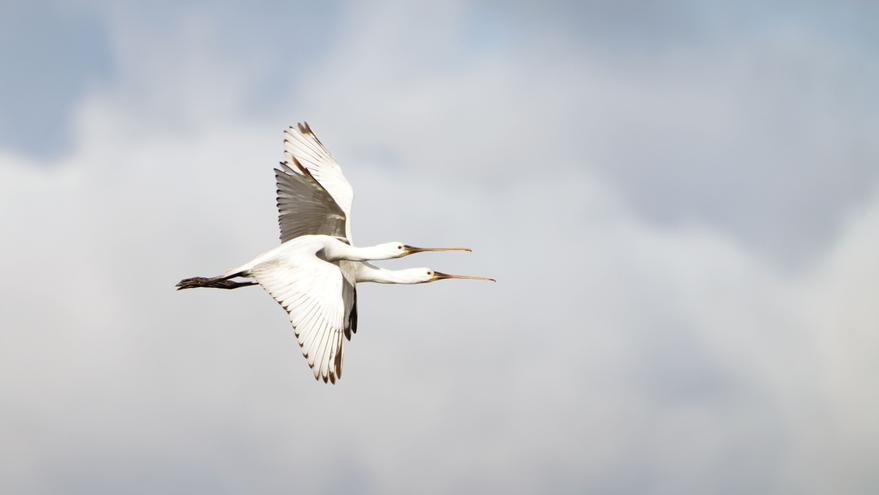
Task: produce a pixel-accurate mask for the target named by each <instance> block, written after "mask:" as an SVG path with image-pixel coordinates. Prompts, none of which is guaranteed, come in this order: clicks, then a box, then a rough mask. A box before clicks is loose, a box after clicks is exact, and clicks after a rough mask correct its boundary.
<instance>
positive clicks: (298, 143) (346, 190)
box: [284, 122, 354, 241]
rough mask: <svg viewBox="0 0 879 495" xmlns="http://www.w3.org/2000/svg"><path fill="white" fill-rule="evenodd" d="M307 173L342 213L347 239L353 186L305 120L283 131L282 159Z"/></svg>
mask: <svg viewBox="0 0 879 495" xmlns="http://www.w3.org/2000/svg"><path fill="white" fill-rule="evenodd" d="M293 157H295V158H296V159H297V160H299V162H300V163H301V164H302V165H303V166H305V168H307V169H308V171H309V172H311V175H313V176H314V178H315V179H316V180H317V181H318V182H319V183H320V184H321V185H322V186H323V187H324V189H326V190H327V192H328V193H330V196H332V197H333V200H335V201H336V204H338V205H339V208H341V209H342V211H343V212H344V213H345V218H346V219H347V223H346V233H347V235H346V237H347V238H348V240H349V241H350V240H351V203H353V202H354V189H353V188H352V187H351V183H349V182H348V179H346V178H345V174H343V173H342V167H340V166H339V164H338V163H337V162H336V159H335V158H333V155H332V154H330V152H329V151H328V150H327V149H326V147H324V145H323V143H321V142H320V140H319V139H318V138H317V136H315V134H314V132H313V131H312V130H311V127H309V125H308V123H307V122H304V123H302V124H296V127H293V126H291V127H289V128H287V129H285V130H284V160H285V161H286V163H287V165H288V166H289V167H290V168H292V169H295V168H296V167H294V166H293V160H292V158H293Z"/></svg>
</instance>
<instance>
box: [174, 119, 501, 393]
mask: <svg viewBox="0 0 879 495" xmlns="http://www.w3.org/2000/svg"><path fill="white" fill-rule="evenodd" d="M275 180H276V184H277V206H278V224H279V226H280V230H281V244H280V245H279V246H277V247H276V248H274V249H272V250H271V251H268V252H267V253H264V254H261V255H259V256H257V257H256V258H254V259H253V260H251V261H249V262H247V263H245V264H243V265H241V266H239V267H237V268H233V269H231V270H227V271H226V272H225V273H224V274H223V275H220V276H217V277H192V278H187V279H183V280H181V281H180V282H179V283H178V284H177V290H181V289H192V288H197V287H209V288H216V289H237V288H239V287H247V286H251V285H257V284H258V285H261V286H262V287H263V288H264V289H265V290H266V292H268V293H269V295H271V296H272V297H273V298H274V299H275V301H277V302H278V303H279V304H280V305H281V306H282V307H283V308H284V311H286V312H287V315H288V317H289V319H290V323H292V325H293V332H294V334H295V335H296V340H297V341H298V342H299V347H300V349H301V351H302V354H303V355H304V356H305V358H306V361H307V363H308V366H309V367H310V368H311V369H312V372H313V373H314V377H315V379H317V380H323V381H324V382H327V381H329V382H331V383H335V382H336V380H338V379H340V378H341V377H342V359H343V353H344V342H345V340H351V334H353V333H356V331H357V289H356V284H357V283H358V282H376V283H383V284H422V283H427V282H434V281H437V280H446V279H472V280H490V281H494V279H492V278H488V277H478V276H470V275H450V274H447V273H442V272H438V271H435V270H432V269H430V268H426V267H425V268H409V269H404V270H389V269H384V268H379V267H377V266H375V265H372V264H370V263H369V261H370V260H385V259H393V258H402V257H404V256H409V255H411V254H415V253H422V252H428V251H466V252H469V251H470V249H468V248H423V247H415V246H410V245H408V244H404V243H402V242H386V243H382V244H378V245H375V246H368V247H356V246H354V245H352V242H351V204H352V202H353V200H354V191H353V189H352V187H351V184H350V183H349V182H348V180H347V179H346V178H345V175H344V174H343V173H342V168H341V167H340V166H339V164H338V163H337V162H336V160H335V158H333V156H332V155H331V154H330V152H329V151H328V150H327V149H326V147H324V145H323V143H321V141H320V140H319V139H318V138H317V136H316V135H315V134H314V132H313V131H312V130H311V127H310V126H309V125H308V124H307V123H301V124H297V125H296V127H293V126H291V127H289V128H287V129H285V130H284V161H282V162H280V168H276V169H275Z"/></svg>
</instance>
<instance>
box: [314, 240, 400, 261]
mask: <svg viewBox="0 0 879 495" xmlns="http://www.w3.org/2000/svg"><path fill="white" fill-rule="evenodd" d="M324 256H325V257H326V259H327V260H328V261H340V260H348V261H369V260H386V259H389V258H393V255H392V254H390V253H388V251H387V249H386V248H384V247H383V246H367V247H356V246H352V245H350V244H347V243H344V242H342V241H340V240H338V239H335V238H332V239H331V240H330V241H329V242H328V243H327V245H326V247H324Z"/></svg>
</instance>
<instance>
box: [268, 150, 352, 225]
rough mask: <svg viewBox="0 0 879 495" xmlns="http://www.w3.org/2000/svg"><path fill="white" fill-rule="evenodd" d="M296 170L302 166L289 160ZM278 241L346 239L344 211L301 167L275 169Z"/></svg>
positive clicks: (286, 166)
mask: <svg viewBox="0 0 879 495" xmlns="http://www.w3.org/2000/svg"><path fill="white" fill-rule="evenodd" d="M292 161H293V162H294V165H295V166H296V167H297V168H298V167H299V166H301V164H299V163H297V161H296V159H295V158H294V159H293V160H292ZM275 181H276V184H277V186H278V224H279V226H280V227H281V242H287V241H289V240H290V239H293V238H294V237H298V236H300V235H306V234H323V235H328V236H333V237H345V234H346V232H345V223H346V218H345V212H343V211H342V209H341V208H339V205H338V204H336V202H335V201H334V200H333V198H332V197H331V196H330V194H329V193H328V192H327V190H326V189H324V187H323V186H321V185H320V184H319V183H318V182H317V180H315V178H314V177H313V176H312V175H311V173H310V172H309V171H308V169H305V168H304V167H303V168H301V169H299V170H296V169H293V168H292V167H291V166H290V165H288V164H286V163H281V168H280V169H277V168H276V169H275Z"/></svg>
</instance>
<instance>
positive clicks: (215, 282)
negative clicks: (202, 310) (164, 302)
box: [177, 274, 256, 290]
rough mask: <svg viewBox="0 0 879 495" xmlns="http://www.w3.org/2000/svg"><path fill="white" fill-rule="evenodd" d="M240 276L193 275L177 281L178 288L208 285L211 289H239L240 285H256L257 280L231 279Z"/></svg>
mask: <svg viewBox="0 0 879 495" xmlns="http://www.w3.org/2000/svg"><path fill="white" fill-rule="evenodd" d="M236 276H238V274H235V275H231V276H228V277H192V278H184V279H183V280H181V281H179V282H177V290H182V289H195V288H196V287H208V288H211V289H237V288H239V287H247V286H248V285H256V282H251V281H247V282H235V281H234V280H230V279H231V278H234V277H236Z"/></svg>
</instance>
